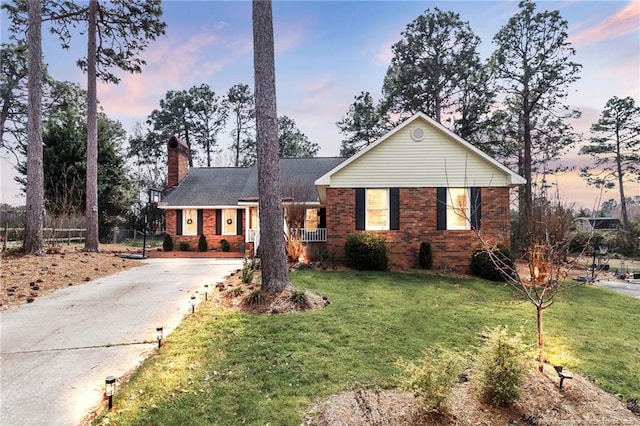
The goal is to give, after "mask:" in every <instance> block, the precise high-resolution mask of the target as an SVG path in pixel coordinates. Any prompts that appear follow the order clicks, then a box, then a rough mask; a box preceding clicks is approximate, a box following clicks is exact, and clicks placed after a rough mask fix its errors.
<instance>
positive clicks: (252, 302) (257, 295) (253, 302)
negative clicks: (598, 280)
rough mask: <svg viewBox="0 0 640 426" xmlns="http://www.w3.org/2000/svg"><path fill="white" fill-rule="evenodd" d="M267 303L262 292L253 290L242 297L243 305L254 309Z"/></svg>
mask: <svg viewBox="0 0 640 426" xmlns="http://www.w3.org/2000/svg"><path fill="white" fill-rule="evenodd" d="M266 301H267V297H266V296H265V294H264V293H263V292H262V290H259V289H258V290H253V291H251V292H250V293H249V294H247V295H246V296H245V297H244V303H245V304H246V305H248V306H252V307H256V306H260V305H262V304H263V303H264V302H266Z"/></svg>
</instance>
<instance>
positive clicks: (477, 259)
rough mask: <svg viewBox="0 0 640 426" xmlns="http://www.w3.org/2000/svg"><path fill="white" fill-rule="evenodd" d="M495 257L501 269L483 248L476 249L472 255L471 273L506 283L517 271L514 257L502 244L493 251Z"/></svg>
mask: <svg viewBox="0 0 640 426" xmlns="http://www.w3.org/2000/svg"><path fill="white" fill-rule="evenodd" d="M493 255H494V256H495V257H496V262H497V263H498V264H499V265H500V266H501V268H498V267H497V266H496V264H495V263H494V262H493V260H491V256H490V255H489V253H488V252H487V251H486V250H484V249H483V248H482V247H478V248H476V249H475V250H474V251H473V254H472V255H471V273H472V274H473V275H475V276H477V277H480V278H485V279H487V280H491V281H505V280H506V279H507V278H508V277H509V276H510V274H513V273H514V271H515V266H514V258H513V255H512V254H511V252H510V251H509V249H508V248H506V247H505V246H504V245H502V244H498V246H497V248H495V249H494V251H493ZM501 269H502V271H504V272H502V271H501ZM505 274H506V275H505Z"/></svg>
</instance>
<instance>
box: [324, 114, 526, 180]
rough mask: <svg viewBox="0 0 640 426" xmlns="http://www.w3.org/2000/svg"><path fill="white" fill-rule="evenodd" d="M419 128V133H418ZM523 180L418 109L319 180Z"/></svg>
mask: <svg viewBox="0 0 640 426" xmlns="http://www.w3.org/2000/svg"><path fill="white" fill-rule="evenodd" d="M416 129H417V130H416ZM414 131H415V132H417V133H418V135H413V134H412V132H414ZM414 136H422V137H421V138H415V137H414ZM524 182H525V180H524V179H523V178H522V177H521V176H519V175H517V174H516V173H513V172H512V171H511V170H509V169H508V168H506V167H505V166H504V165H502V164H500V163H499V162H498V161H496V160H495V159H493V158H491V157H490V156H488V155H487V154H485V153H484V152H482V151H480V150H479V149H478V148H476V147H475V146H473V145H471V144H470V143H468V142H466V141H465V140H463V139H462V138H460V137H459V136H457V135H456V134H454V133H453V132H451V131H450V130H448V129H446V128H445V127H444V126H442V125H441V124H440V123H437V122H436V121H434V120H432V119H431V118H429V117H427V116H426V115H424V114H422V113H418V114H415V115H414V116H413V117H411V118H409V119H407V120H405V121H404V122H403V123H402V124H400V125H398V126H397V127H395V128H394V129H393V130H391V131H390V132H389V133H387V134H386V135H384V136H382V137H381V138H380V139H378V140H377V141H376V142H374V143H373V144H371V145H369V146H368V147H367V148H365V149H363V150H362V151H360V152H358V153H357V154H356V155H354V156H353V157H351V158H349V159H348V160H347V161H345V162H343V163H341V164H340V165H338V166H337V167H335V168H334V169H333V170H330V171H329V172H328V173H326V174H325V175H323V176H322V177H321V178H320V179H318V180H316V185H320V186H322V185H325V186H326V185H329V186H331V187H358V186H366V187H389V186H399V187H433V186H513V185H519V184H522V183H524Z"/></svg>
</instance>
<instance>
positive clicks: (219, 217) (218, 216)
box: [216, 209, 222, 235]
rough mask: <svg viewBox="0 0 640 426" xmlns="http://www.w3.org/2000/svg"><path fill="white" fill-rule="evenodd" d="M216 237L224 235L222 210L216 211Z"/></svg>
mask: <svg viewBox="0 0 640 426" xmlns="http://www.w3.org/2000/svg"><path fill="white" fill-rule="evenodd" d="M216 235H222V210H220V209H216Z"/></svg>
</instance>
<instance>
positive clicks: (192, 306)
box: [191, 296, 196, 314]
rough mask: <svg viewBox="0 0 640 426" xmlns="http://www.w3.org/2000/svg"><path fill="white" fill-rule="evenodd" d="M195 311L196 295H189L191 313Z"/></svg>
mask: <svg viewBox="0 0 640 426" xmlns="http://www.w3.org/2000/svg"><path fill="white" fill-rule="evenodd" d="M195 312H196V297H195V296H191V313H192V314H193V313H195Z"/></svg>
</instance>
